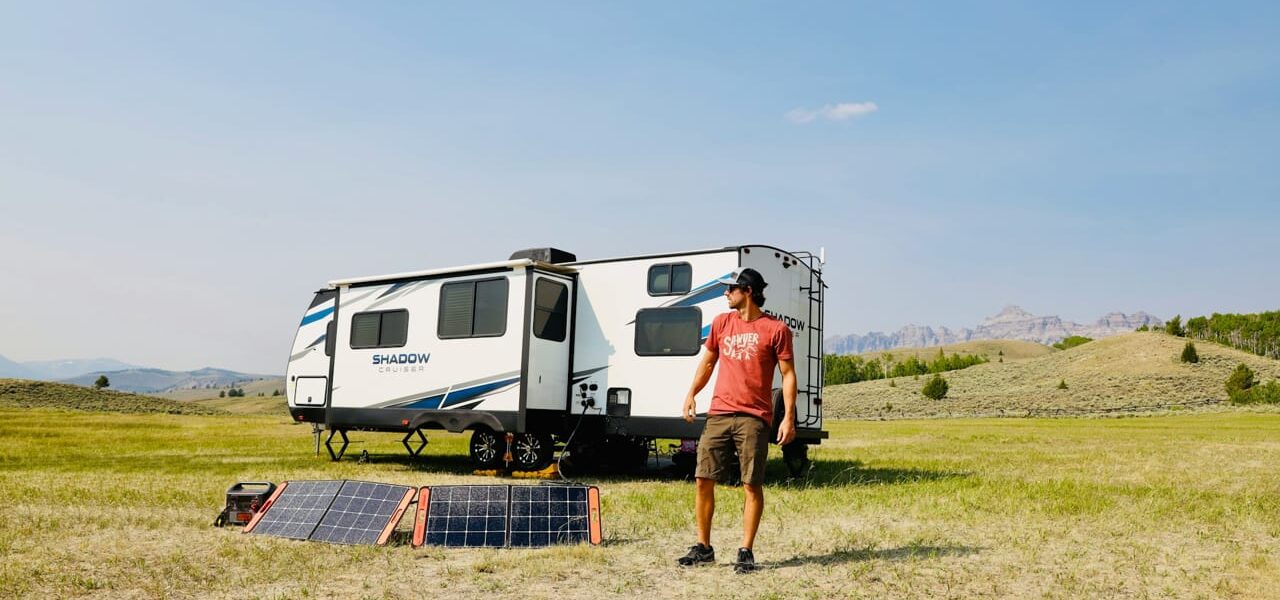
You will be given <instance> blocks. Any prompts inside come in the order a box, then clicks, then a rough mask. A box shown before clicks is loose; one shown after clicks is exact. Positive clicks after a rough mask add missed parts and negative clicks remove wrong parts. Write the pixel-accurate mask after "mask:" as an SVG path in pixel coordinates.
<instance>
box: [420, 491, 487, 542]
mask: <svg viewBox="0 0 1280 600" xmlns="http://www.w3.org/2000/svg"><path fill="white" fill-rule="evenodd" d="M510 492H511V486H508V485H445V486H435V487H431V488H422V491H420V492H418V519H417V523H415V531H414V533H415V541H416V542H417V545H422V544H424V543H426V544H431V545H433V546H454V547H460V548H474V547H482V546H489V547H496V548H501V547H503V546H506V545H507V505H508V504H509V503H510V497H511V495H510ZM419 523H420V524H421V525H418V524H419ZM419 529H421V532H422V533H419Z"/></svg>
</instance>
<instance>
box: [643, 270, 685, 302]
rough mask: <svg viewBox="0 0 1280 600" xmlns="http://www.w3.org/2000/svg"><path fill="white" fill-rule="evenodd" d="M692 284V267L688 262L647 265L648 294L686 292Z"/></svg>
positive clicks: (666, 294)
mask: <svg viewBox="0 0 1280 600" xmlns="http://www.w3.org/2000/svg"><path fill="white" fill-rule="evenodd" d="M692 286H693V267H692V266H690V265H689V263H665V264H661V265H653V266H652V267H649V295H651V296H672V295H676V294H687V293H688V292H689V290H690V289H691V288H692Z"/></svg>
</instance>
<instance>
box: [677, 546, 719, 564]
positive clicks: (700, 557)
mask: <svg viewBox="0 0 1280 600" xmlns="http://www.w3.org/2000/svg"><path fill="white" fill-rule="evenodd" d="M676 562H678V563H680V566H682V567H692V566H693V565H698V564H702V563H712V562H716V551H715V549H714V548H712V547H711V546H703V545H702V544H701V543H697V544H694V545H692V546H689V553H688V554H686V555H684V556H681V557H680V558H678V559H676Z"/></svg>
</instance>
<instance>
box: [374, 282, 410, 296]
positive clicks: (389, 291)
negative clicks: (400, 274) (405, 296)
mask: <svg viewBox="0 0 1280 600" xmlns="http://www.w3.org/2000/svg"><path fill="white" fill-rule="evenodd" d="M409 283H410V282H408V281H401V282H400V283H397V284H395V285H393V286H391V287H389V288H387V291H385V292H382V295H380V296H378V298H383V297H386V296H388V295H390V294H391V293H392V292H395V291H396V290H398V289H400V288H402V287H404V286H406V285H409Z"/></svg>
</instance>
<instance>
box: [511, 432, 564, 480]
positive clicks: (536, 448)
mask: <svg viewBox="0 0 1280 600" xmlns="http://www.w3.org/2000/svg"><path fill="white" fill-rule="evenodd" d="M554 459H555V444H554V442H552V441H551V436H549V435H545V434H538V433H529V432H525V433H517V434H516V437H515V439H513V440H511V468H513V469H516V470H517V471H541V470H542V469H545V468H547V466H549V465H550V464H551V461H552V460H554Z"/></svg>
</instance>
